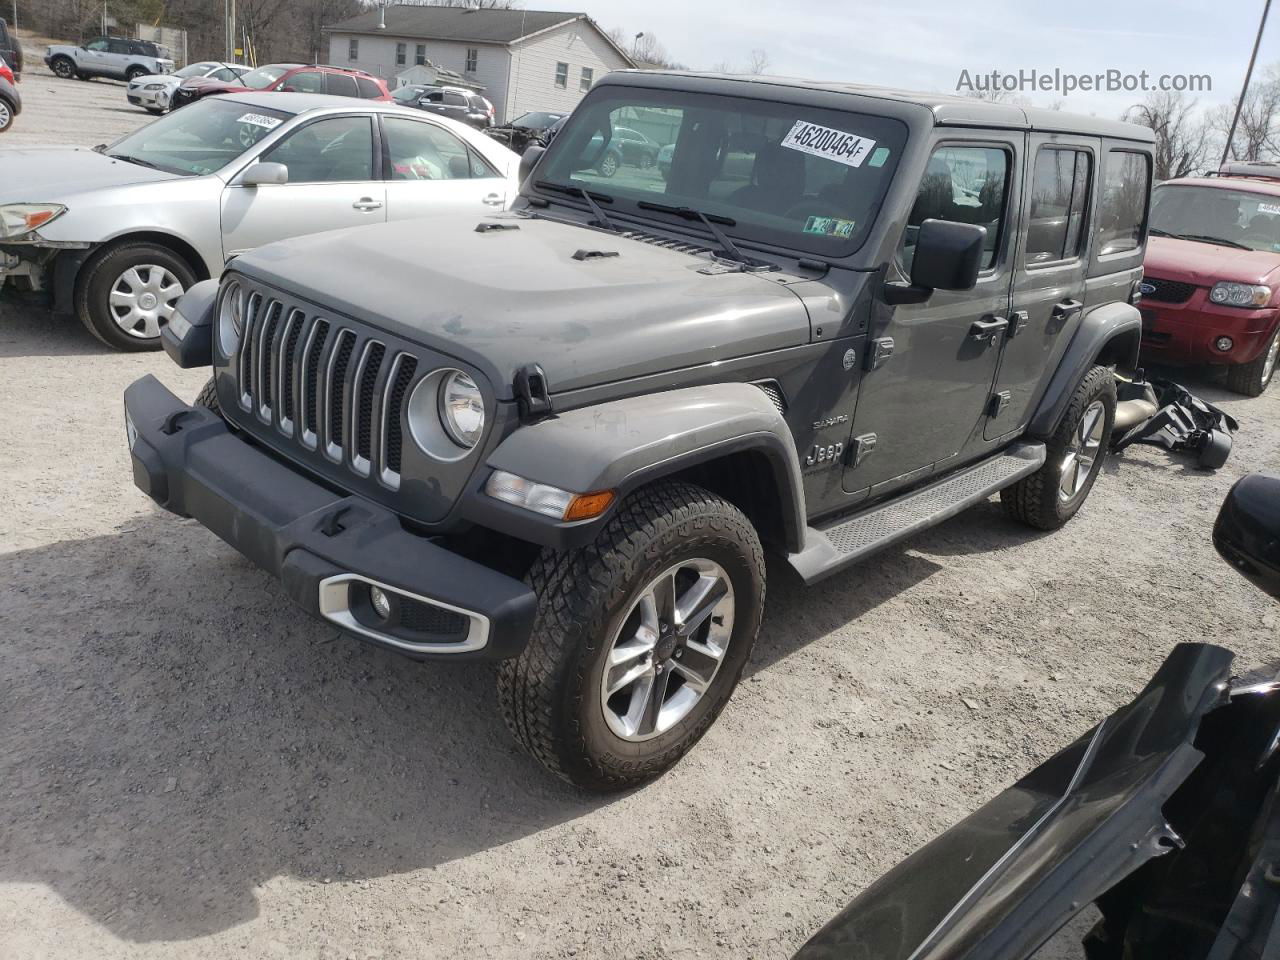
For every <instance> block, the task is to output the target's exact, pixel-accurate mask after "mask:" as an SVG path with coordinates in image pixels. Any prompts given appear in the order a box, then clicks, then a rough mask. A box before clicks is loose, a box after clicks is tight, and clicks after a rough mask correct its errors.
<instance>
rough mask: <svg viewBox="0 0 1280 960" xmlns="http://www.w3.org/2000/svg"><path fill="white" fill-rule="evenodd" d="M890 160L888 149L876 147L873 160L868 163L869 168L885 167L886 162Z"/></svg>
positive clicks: (872, 154) (872, 152)
mask: <svg viewBox="0 0 1280 960" xmlns="http://www.w3.org/2000/svg"><path fill="white" fill-rule="evenodd" d="M888 159H889V148H888V147H876V148H875V149H874V150H872V151H871V159H870V160H868V161H867V166H868V167H883V166H884V162H885V161H886V160H888Z"/></svg>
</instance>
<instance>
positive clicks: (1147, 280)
mask: <svg viewBox="0 0 1280 960" xmlns="http://www.w3.org/2000/svg"><path fill="white" fill-rule="evenodd" d="M1142 282H1143V283H1144V284H1146V285H1147V286H1151V287H1155V289H1154V290H1152V291H1151V292H1150V293H1146V292H1144V293H1143V294H1142V298H1143V299H1144V300H1156V301H1158V302H1160V303H1186V302H1187V301H1188V300H1190V299H1191V295H1192V294H1194V293H1195V292H1196V285H1195V284H1194V283H1183V282H1182V281H1181V280H1162V279H1160V278H1159V277H1143V278H1142Z"/></svg>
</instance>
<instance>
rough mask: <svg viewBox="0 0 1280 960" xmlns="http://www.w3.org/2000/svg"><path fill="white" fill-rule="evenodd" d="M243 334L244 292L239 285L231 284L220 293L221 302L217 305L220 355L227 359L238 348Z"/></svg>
mask: <svg viewBox="0 0 1280 960" xmlns="http://www.w3.org/2000/svg"><path fill="white" fill-rule="evenodd" d="M242 333H244V291H243V290H242V289H241V287H240V284H238V283H231V284H229V285H228V286H227V288H226V289H225V290H223V291H222V300H221V302H220V303H219V304H218V345H219V346H220V347H222V355H223V356H224V357H229V356H231V355H232V354H233V353H235V352H236V348H237V347H239V346H240V335H241V334H242Z"/></svg>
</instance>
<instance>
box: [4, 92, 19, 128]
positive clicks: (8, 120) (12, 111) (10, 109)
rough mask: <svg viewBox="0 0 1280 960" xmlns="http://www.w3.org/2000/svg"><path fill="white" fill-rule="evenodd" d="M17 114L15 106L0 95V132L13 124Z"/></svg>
mask: <svg viewBox="0 0 1280 960" xmlns="http://www.w3.org/2000/svg"><path fill="white" fill-rule="evenodd" d="M17 115H18V111H17V108H16V107H15V106H14V105H13V104H12V103H10V102H9V101H8V100H6V99H5V98H4V97H0V133H4V132H5V131H6V130H8V129H9V128H10V127H12V126H13V121H14V118H15V117H17Z"/></svg>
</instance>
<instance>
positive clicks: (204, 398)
mask: <svg viewBox="0 0 1280 960" xmlns="http://www.w3.org/2000/svg"><path fill="white" fill-rule="evenodd" d="M196 406H197V407H204V408H205V409H206V410H212V411H213V412H214V413H216V414H217V415H218V416H222V407H220V406H218V386H217V384H216V383H214V379H213V377H210V378H209V382H208V383H206V384H205V385H204V386H203V387H201V388H200V392H199V393H198V394H196Z"/></svg>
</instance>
